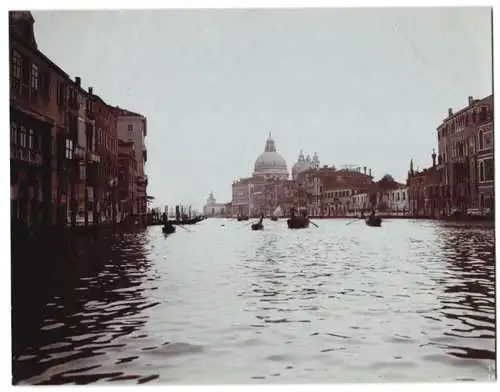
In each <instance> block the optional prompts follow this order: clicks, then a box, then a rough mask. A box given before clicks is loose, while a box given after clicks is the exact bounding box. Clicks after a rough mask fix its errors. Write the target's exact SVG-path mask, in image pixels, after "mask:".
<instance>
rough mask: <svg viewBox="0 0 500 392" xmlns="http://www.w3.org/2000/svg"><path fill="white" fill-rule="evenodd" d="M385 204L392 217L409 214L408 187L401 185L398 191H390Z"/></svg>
mask: <svg viewBox="0 0 500 392" xmlns="http://www.w3.org/2000/svg"><path fill="white" fill-rule="evenodd" d="M385 203H386V205H387V212H388V213H389V214H390V215H403V216H404V215H407V214H409V203H408V187H407V186H406V185H405V184H399V186H398V187H397V188H396V189H392V190H390V191H389V192H388V195H387V198H386V199H385Z"/></svg>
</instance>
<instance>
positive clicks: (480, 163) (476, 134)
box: [407, 95, 494, 217]
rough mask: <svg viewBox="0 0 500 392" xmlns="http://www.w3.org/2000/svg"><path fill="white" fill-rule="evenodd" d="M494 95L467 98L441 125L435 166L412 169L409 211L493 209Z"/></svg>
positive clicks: (435, 212)
mask: <svg viewBox="0 0 500 392" xmlns="http://www.w3.org/2000/svg"><path fill="white" fill-rule="evenodd" d="M492 123H493V96H492V95H489V96H487V97H485V98H483V99H474V98H473V97H469V98H468V105H467V106H466V107H465V108H463V109H461V110H460V111H458V112H457V113H453V110H452V109H448V116H447V117H446V118H445V119H444V120H443V123H442V124H441V125H439V127H438V128H437V137H438V153H437V154H436V153H435V152H433V154H432V166H431V167H429V168H427V169H424V170H422V171H414V170H413V162H411V164H410V171H409V173H408V181H407V183H408V187H409V190H408V196H409V204H410V212H411V214H412V215H414V216H428V217H438V216H449V215H451V214H454V213H455V212H457V211H460V212H462V213H470V214H481V215H487V214H491V213H492V212H493V208H494V183H493V181H494V161H493V159H494V158H493V156H494V146H493V124H492Z"/></svg>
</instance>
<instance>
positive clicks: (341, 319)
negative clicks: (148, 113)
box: [13, 219, 495, 384]
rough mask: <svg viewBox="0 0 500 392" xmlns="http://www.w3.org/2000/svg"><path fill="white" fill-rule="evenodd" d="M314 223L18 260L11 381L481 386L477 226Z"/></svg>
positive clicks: (483, 361)
mask: <svg viewBox="0 0 500 392" xmlns="http://www.w3.org/2000/svg"><path fill="white" fill-rule="evenodd" d="M315 222H316V223H317V224H318V226H319V228H316V227H314V226H311V227H310V228H308V229H304V230H288V229H287V228H286V222H285V221H284V220H281V221H277V222H272V221H268V220H265V221H264V224H265V228H264V230H263V231H256V232H253V231H251V230H250V229H249V227H248V226H246V224H247V223H248V222H236V221H234V220H232V221H231V220H223V219H211V220H207V221H204V222H201V223H199V224H197V225H195V226H190V227H189V231H188V230H184V229H182V228H178V230H177V232H176V233H175V234H173V235H171V236H169V237H165V236H164V235H163V234H162V232H161V227H160V226H156V227H150V228H148V229H146V230H145V231H139V232H135V233H128V234H116V235H114V236H109V237H108V238H101V239H100V240H99V242H97V243H96V242H95V239H94V238H88V239H79V240H75V241H74V242H73V243H72V244H69V245H68V244H64V243H62V242H61V243H60V244H59V245H57V241H56V242H55V243H52V244H47V243H44V244H41V245H40V246H41V249H42V250H38V251H37V252H38V253H37V254H33V252H32V253H29V252H28V250H25V259H26V258H27V256H26V254H31V256H30V257H31V258H29V257H28V259H29V262H26V260H25V261H24V262H23V263H21V262H20V261H19V265H21V264H22V265H23V267H22V268H21V267H17V268H15V271H14V276H13V279H14V280H13V282H14V291H13V293H14V311H13V315H14V320H13V351H14V352H13V382H14V383H18V384H64V383H77V384H86V383H111V384H117V383H132V384H137V383H175V384H181V383H183V384H213V383H219V384H220V383H245V384H246V383H337V382H413V381H453V380H478V381H487V380H492V379H494V378H495V368H494V366H495V365H494V359H495V300H494V298H495V286H494V278H495V264H494V230H493V229H492V228H491V227H489V228H488V227H484V226H473V227H464V226H459V225H450V224H443V223H437V222H431V221H407V220H387V221H384V223H383V227H381V228H371V227H367V226H366V225H364V223H363V222H362V221H356V222H354V223H350V222H351V221H348V220H316V221H315ZM44 259H47V260H44ZM30 266H31V267H33V266H35V267H36V268H35V267H33V268H34V269H32V268H31V267H30ZM33 271H35V272H33Z"/></svg>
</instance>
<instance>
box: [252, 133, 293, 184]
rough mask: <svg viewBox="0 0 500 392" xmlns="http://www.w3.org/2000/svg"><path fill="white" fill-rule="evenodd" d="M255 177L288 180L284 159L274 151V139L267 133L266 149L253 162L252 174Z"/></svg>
mask: <svg viewBox="0 0 500 392" xmlns="http://www.w3.org/2000/svg"><path fill="white" fill-rule="evenodd" d="M253 175H254V176H255V177H266V178H279V179H288V169H287V166H286V161H285V158H283V157H282V156H281V154H280V153H278V152H277V151H276V145H275V143H274V139H273V138H272V137H271V133H269V137H268V138H267V141H266V147H265V150H264V152H263V153H262V154H260V155H259V156H258V158H257V160H256V161H255V167H254V173H253Z"/></svg>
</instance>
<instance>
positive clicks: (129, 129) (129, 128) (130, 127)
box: [128, 124, 134, 134]
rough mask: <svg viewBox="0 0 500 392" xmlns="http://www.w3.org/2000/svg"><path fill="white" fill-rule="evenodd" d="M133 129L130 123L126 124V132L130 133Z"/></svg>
mask: <svg viewBox="0 0 500 392" xmlns="http://www.w3.org/2000/svg"><path fill="white" fill-rule="evenodd" d="M133 131H134V127H133V126H132V124H128V133H129V134H131V133H132V132H133Z"/></svg>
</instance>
